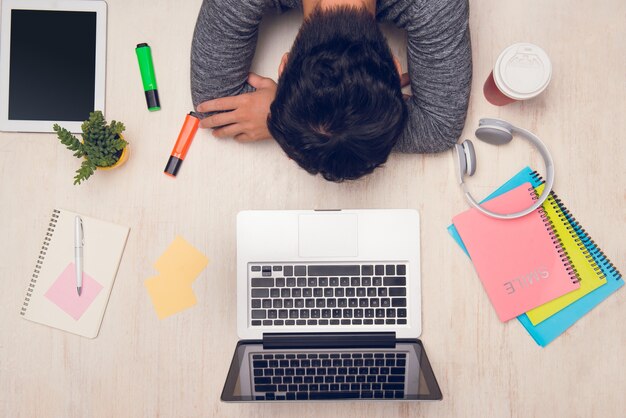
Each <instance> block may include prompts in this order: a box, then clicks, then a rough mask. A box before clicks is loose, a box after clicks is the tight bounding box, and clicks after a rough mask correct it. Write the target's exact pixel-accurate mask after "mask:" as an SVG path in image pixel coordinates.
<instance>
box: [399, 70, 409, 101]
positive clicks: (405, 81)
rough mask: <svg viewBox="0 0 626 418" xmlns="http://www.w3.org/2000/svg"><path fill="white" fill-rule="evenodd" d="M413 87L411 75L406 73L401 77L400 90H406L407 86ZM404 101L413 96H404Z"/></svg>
mask: <svg viewBox="0 0 626 418" xmlns="http://www.w3.org/2000/svg"><path fill="white" fill-rule="evenodd" d="M410 85H411V77H409V73H404V74H402V75H401V76H400V88H404V87H406V86H410ZM402 97H404V100H408V99H409V98H410V97H411V95H410V94H402Z"/></svg>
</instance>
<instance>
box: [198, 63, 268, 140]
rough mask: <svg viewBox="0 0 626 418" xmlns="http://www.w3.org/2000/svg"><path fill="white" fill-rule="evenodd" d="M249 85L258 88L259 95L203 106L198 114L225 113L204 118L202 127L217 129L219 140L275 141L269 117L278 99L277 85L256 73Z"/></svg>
mask: <svg viewBox="0 0 626 418" xmlns="http://www.w3.org/2000/svg"><path fill="white" fill-rule="evenodd" d="M248 83H250V85H251V86H252V87H254V88H256V91H255V92H252V93H246V94H241V95H239V96H231V97H222V98H220V99H215V100H209V101H207V102H204V103H200V104H199V105H198V107H197V109H196V110H197V111H198V112H203V113H204V112H218V111H225V112H224V113H217V114H215V115H212V116H209V117H206V118H204V119H202V120H201V121H200V126H201V127H202V128H213V129H214V131H213V135H214V136H216V137H218V138H224V137H232V138H235V139H236V140H237V141H243V142H249V141H258V140H261V139H269V138H271V137H272V136H271V135H270V132H269V131H268V129H267V116H268V115H269V113H270V105H271V104H272V102H273V101H274V97H275V96H276V83H275V82H274V80H272V79H271V78H265V77H261V76H259V75H257V74H254V73H250V75H249V76H248Z"/></svg>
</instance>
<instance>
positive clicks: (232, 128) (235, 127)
mask: <svg viewBox="0 0 626 418" xmlns="http://www.w3.org/2000/svg"><path fill="white" fill-rule="evenodd" d="M243 131H244V129H243V127H242V126H241V124H240V123H233V124H232V125H228V126H224V127H223V128H219V129H215V130H214V131H213V136H215V137H216V138H229V137H233V138H234V137H235V136H237V135H239V134H240V133H242V132H243Z"/></svg>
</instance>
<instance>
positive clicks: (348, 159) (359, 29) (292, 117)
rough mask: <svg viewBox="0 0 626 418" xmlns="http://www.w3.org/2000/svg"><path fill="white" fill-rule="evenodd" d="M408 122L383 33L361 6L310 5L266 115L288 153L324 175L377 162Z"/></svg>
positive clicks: (350, 172)
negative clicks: (310, 9)
mask: <svg viewBox="0 0 626 418" xmlns="http://www.w3.org/2000/svg"><path fill="white" fill-rule="evenodd" d="M406 119H407V108H406V104H405V102H404V99H403V97H402V92H401V90H400V77H399V75H398V72H397V70H396V67H395V64H394V61H393V56H392V54H391V51H390V49H389V45H388V44H387V41H386V39H385V36H384V35H383V34H382V32H381V31H380V28H379V27H378V25H377V23H376V20H375V18H374V16H372V15H371V14H370V13H369V12H368V11H367V10H365V9H357V8H353V7H338V8H332V9H326V10H321V9H319V8H318V9H316V10H315V11H314V12H313V13H312V14H311V15H310V16H309V17H308V18H307V19H306V20H305V22H304V23H303V25H302V28H301V29H300V31H299V33H298V36H297V37H296V40H295V41H294V44H293V46H292V48H291V51H290V53H289V59H288V60H287V64H286V66H285V68H284V71H283V73H282V75H281V76H280V78H279V80H278V88H277V91H276V98H275V99H274V102H273V103H272V105H271V108H270V115H269V117H268V120H267V125H268V128H269V131H270V132H271V134H272V136H273V137H274V139H276V141H277V142H278V143H279V144H280V146H281V147H282V148H283V150H284V151H285V152H286V153H287V155H288V156H289V157H290V158H292V159H293V160H295V161H296V162H297V163H298V164H299V165H300V166H301V167H302V168H304V169H305V170H307V171H308V172H309V173H311V174H317V173H320V174H322V176H324V178H325V179H326V180H330V181H337V182H340V181H343V180H348V179H357V178H359V177H361V176H363V175H365V174H368V173H371V172H372V171H373V170H374V169H375V168H376V167H378V166H380V165H381V164H384V163H385V161H387V157H388V156H389V153H390V152H391V150H392V148H393V147H394V145H395V144H396V142H397V140H398V137H399V135H400V133H401V132H402V130H403V129H404V125H405V123H406Z"/></svg>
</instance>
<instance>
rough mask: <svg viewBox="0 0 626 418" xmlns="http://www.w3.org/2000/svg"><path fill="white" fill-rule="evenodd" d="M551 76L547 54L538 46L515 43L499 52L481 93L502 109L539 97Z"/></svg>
mask: <svg viewBox="0 0 626 418" xmlns="http://www.w3.org/2000/svg"><path fill="white" fill-rule="evenodd" d="M551 77H552V64H551V63H550V58H549V57H548V54H546V53H545V51H544V50H543V49H541V48H540V47H538V46H537V45H534V44H530V43H517V44H513V45H511V46H509V47H507V48H506V49H505V50H504V51H502V53H500V55H499V56H498V59H497V61H496V65H495V66H494V68H493V71H492V73H491V74H490V75H489V78H487V81H486V82H485V86H484V89H483V90H484V93H485V97H486V98H487V100H488V101H489V102H490V103H492V104H495V105H497V106H502V105H505V104H507V103H511V102H514V101H519V100H528V99H532V98H533V97H536V96H538V95H539V94H540V93H541V92H542V91H544V90H545V89H546V87H548V84H549V83H550V78H551ZM494 87H495V88H494Z"/></svg>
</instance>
